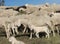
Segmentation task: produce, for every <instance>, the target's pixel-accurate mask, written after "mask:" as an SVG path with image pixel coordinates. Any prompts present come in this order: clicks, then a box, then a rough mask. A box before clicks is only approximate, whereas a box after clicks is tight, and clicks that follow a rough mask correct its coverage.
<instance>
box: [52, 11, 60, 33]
mask: <svg viewBox="0 0 60 44" xmlns="http://www.w3.org/2000/svg"><path fill="white" fill-rule="evenodd" d="M51 14H52V17H51V20H52V23H53V25H54V26H55V28H56V30H57V32H58V33H59V30H58V27H57V26H56V25H58V24H60V13H54V12H52V13H51Z"/></svg>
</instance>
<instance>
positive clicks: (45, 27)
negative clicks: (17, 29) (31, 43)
mask: <svg viewBox="0 0 60 44" xmlns="http://www.w3.org/2000/svg"><path fill="white" fill-rule="evenodd" d="M29 28H31V29H30V30H31V31H32V30H34V32H35V33H36V37H37V38H39V32H45V33H46V34H47V36H46V37H48V38H49V33H50V32H49V29H48V27H47V26H40V27H36V26H34V25H31V26H30V27H29ZM31 38H32V32H31V34H30V39H31Z"/></svg>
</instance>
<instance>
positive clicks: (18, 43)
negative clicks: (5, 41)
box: [9, 36, 25, 44]
mask: <svg viewBox="0 0 60 44" xmlns="http://www.w3.org/2000/svg"><path fill="white" fill-rule="evenodd" d="M9 42H11V43H12V44H25V43H24V42H23V41H18V40H17V39H16V38H15V37H13V36H11V37H10V38H9Z"/></svg>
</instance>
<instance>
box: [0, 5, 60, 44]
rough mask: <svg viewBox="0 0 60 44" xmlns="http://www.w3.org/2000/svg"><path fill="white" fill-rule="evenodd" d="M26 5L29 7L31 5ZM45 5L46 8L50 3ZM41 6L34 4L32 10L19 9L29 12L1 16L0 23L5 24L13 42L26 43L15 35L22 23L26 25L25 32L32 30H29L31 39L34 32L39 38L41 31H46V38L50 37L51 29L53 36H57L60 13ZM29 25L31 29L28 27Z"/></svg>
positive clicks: (16, 43) (7, 34)
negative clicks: (46, 9)
mask: <svg viewBox="0 0 60 44" xmlns="http://www.w3.org/2000/svg"><path fill="white" fill-rule="evenodd" d="M25 6H27V7H29V5H25ZM30 6H31V5H30ZM45 6H46V8H47V7H48V5H45ZM32 7H33V6H32ZM36 8H38V9H36ZM41 8H42V7H41ZM41 8H39V7H38V6H34V7H33V8H32V9H33V10H32V9H31V8H30V9H31V11H30V10H27V11H26V9H24V8H20V9H19V10H21V11H22V10H23V11H26V12H27V14H23V15H16V16H10V17H0V25H1V26H4V28H5V32H6V36H7V39H9V41H10V42H12V44H25V43H24V42H22V41H21V42H20V41H17V40H16V38H15V37H13V36H16V34H17V35H18V34H19V31H18V27H20V26H21V24H23V26H24V29H22V30H23V32H22V33H23V34H24V33H25V32H27V31H28V30H30V33H29V32H28V33H29V34H30V38H29V39H32V37H33V36H32V35H33V33H34V34H35V35H36V37H37V38H39V33H40V32H45V33H46V36H45V37H46V38H50V33H51V31H52V32H53V33H51V34H52V35H53V36H55V30H57V32H58V34H59V28H58V25H59V24H60V13H56V12H54V11H53V12H48V11H45V10H44V9H41ZM35 9H36V10H35ZM32 11H34V12H32ZM27 27H28V28H29V29H27ZM12 32H13V33H12ZM15 33H16V34H15ZM11 35H12V36H11Z"/></svg>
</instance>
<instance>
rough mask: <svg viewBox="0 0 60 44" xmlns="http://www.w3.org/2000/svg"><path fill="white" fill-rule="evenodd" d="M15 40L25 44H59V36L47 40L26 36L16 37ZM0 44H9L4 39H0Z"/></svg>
mask: <svg viewBox="0 0 60 44" xmlns="http://www.w3.org/2000/svg"><path fill="white" fill-rule="evenodd" d="M16 38H17V40H20V41H23V42H25V43H26V44H60V36H56V37H50V38H49V39H48V38H39V39H38V38H32V39H29V37H28V36H19V37H18V36H17V37H16ZM0 44H11V43H9V41H8V40H7V39H6V38H5V37H0Z"/></svg>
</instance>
